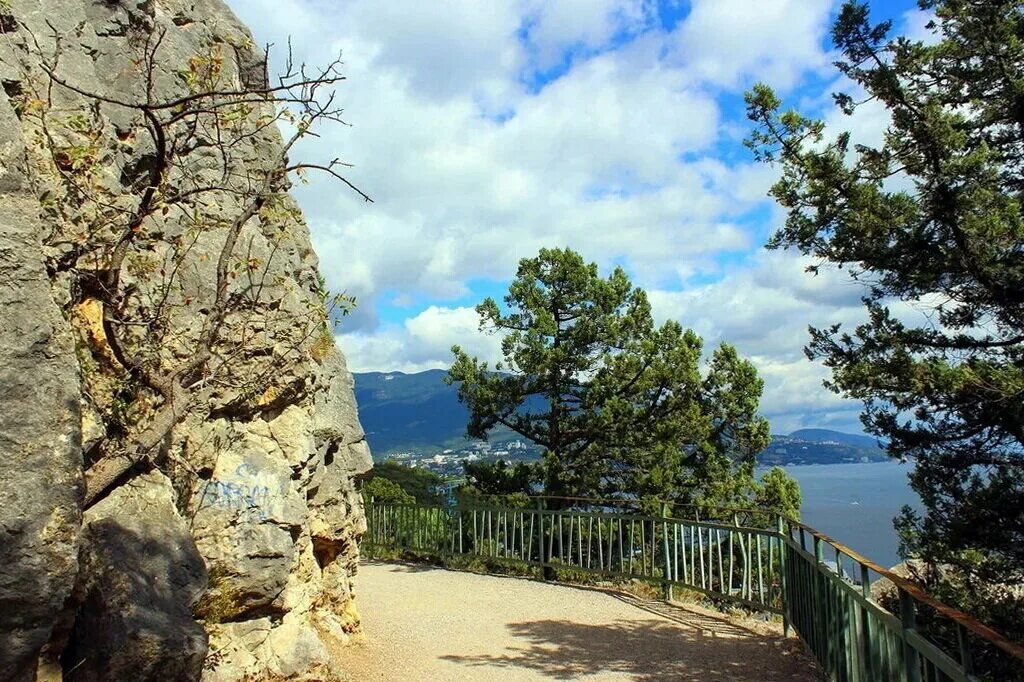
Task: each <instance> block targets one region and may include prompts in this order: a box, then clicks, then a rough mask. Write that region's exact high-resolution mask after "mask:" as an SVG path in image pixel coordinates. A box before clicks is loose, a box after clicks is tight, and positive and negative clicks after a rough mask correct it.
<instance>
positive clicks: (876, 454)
mask: <svg viewBox="0 0 1024 682" xmlns="http://www.w3.org/2000/svg"><path fill="white" fill-rule="evenodd" d="M446 373H447V372H445V371H444V370H441V369H431V370H427V371H425V372H417V373H415V374H406V373H405V372H363V373H355V374H353V377H354V378H355V393H356V401H357V402H358V403H359V419H360V420H361V421H362V424H363V429H365V431H366V440H367V441H368V442H369V444H370V450H371V451H372V452H373V454H374V457H375V458H376V459H383V458H384V457H385V456H386V455H389V454H394V453H399V452H416V453H422V454H432V453H437V452H440V451H441V450H444V449H447V448H455V449H458V448H459V447H462V446H465V445H466V444H467V443H468V441H467V439H466V438H465V432H466V422H467V421H468V420H469V413H468V411H467V410H466V408H465V407H464V406H463V405H462V404H461V403H459V399H458V394H457V389H456V387H454V386H446V385H445V383H444V376H445V374H446ZM515 438H517V436H516V435H514V434H512V433H511V432H504V433H502V432H498V433H495V434H494V436H493V437H492V439H491V440H492V441H493V442H496V443H501V442H503V441H506V440H513V439H515ZM864 459H867V460H884V459H886V456H885V453H884V452H882V450H881V449H879V447H878V446H877V445H876V443H875V440H874V439H873V438H870V437H868V436H863V435H856V434H850V433H842V432H840V431H831V430H829V429H800V430H798V431H794V432H793V433H791V434H789V435H788V436H772V443H771V445H769V446H768V448H767V449H766V450H765V451H764V452H763V453H761V455H759V456H758V461H759V462H760V463H762V464H767V465H771V464H835V463H839V462H855V461H862V460H864Z"/></svg>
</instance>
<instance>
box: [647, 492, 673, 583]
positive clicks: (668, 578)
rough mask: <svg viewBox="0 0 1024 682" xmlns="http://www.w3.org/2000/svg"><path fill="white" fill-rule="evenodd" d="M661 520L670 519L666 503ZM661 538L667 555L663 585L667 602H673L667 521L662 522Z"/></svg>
mask: <svg viewBox="0 0 1024 682" xmlns="http://www.w3.org/2000/svg"><path fill="white" fill-rule="evenodd" d="M661 518H662V519H667V518H668V505H667V504H666V503H664V502H662V503H661ZM661 536H662V537H661V544H662V549H663V550H664V553H665V575H664V576H662V577H663V578H664V581H663V583H662V584H663V586H664V590H665V599H666V600H667V601H672V597H673V596H674V595H673V593H672V583H671V582H670V581H671V580H672V559H671V557H670V555H669V552H668V522H667V521H662V522H661ZM651 563H652V564H653V563H654V562H653V561H652V562H651Z"/></svg>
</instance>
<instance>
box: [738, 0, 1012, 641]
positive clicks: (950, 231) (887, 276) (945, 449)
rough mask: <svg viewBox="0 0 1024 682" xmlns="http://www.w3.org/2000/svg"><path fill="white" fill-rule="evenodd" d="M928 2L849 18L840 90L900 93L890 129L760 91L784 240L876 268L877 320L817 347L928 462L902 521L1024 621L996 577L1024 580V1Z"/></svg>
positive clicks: (904, 444)
mask: <svg viewBox="0 0 1024 682" xmlns="http://www.w3.org/2000/svg"><path fill="white" fill-rule="evenodd" d="M920 5H921V7H922V8H923V9H925V10H933V11H934V13H935V17H936V18H935V20H934V22H933V23H932V25H931V28H932V29H933V32H934V34H935V35H934V37H935V40H934V41H928V42H927V43H922V42H917V41H912V40H909V39H907V38H904V37H896V38H890V37H889V33H890V29H891V26H890V24H889V23H888V22H885V23H882V24H878V25H874V24H872V23H871V22H870V19H869V15H868V9H867V7H866V6H865V5H863V4H859V3H855V2H847V4H846V5H844V7H843V8H842V10H841V12H840V14H839V16H838V19H837V20H836V23H835V25H834V28H833V33H832V36H833V41H834V43H835V45H836V47H837V48H838V50H839V52H840V54H841V58H840V60H839V61H838V62H837V66H838V68H839V69H840V71H841V72H842V74H843V75H844V76H845V77H846V78H847V79H849V81H851V82H852V83H853V88H852V92H851V93H850V94H845V95H837V96H836V101H837V103H838V104H839V105H840V106H841V107H842V109H843V110H844V111H845V112H846V113H848V114H853V113H854V112H856V111H857V110H858V109H859V108H860V107H862V106H864V105H865V104H867V103H873V104H875V105H877V104H881V105H882V106H884V107H885V108H886V109H887V110H888V113H889V115H890V119H889V125H888V129H887V131H886V133H885V136H884V138H883V139H882V140H881V142H880V143H878V144H877V145H875V146H861V145H851V143H850V136H849V135H848V134H846V133H843V134H839V135H832V134H831V133H830V132H828V131H825V129H824V126H823V124H822V123H821V122H819V121H814V120H810V119H808V118H805V117H804V116H801V115H800V114H798V113H796V112H793V111H789V112H786V113H781V112H780V102H779V100H778V98H777V97H776V96H775V95H774V94H773V92H772V91H771V90H770V89H769V88H768V87H767V86H763V85H759V86H757V87H755V89H754V90H753V91H752V92H751V93H749V94H748V96H747V102H748V113H749V115H750V118H751V119H752V120H753V121H755V123H756V128H755V131H754V133H753V135H752V137H751V140H750V141H749V143H750V146H751V147H752V148H753V149H754V150H755V153H756V155H757V156H758V157H759V158H760V159H762V160H765V161H770V162H777V163H778V164H779V165H780V166H781V170H782V177H781V179H780V180H779V181H778V183H777V184H776V185H775V186H774V188H773V190H772V194H773V195H774V197H775V198H776V199H777V200H778V202H779V203H780V204H781V205H782V206H783V207H785V209H787V211H788V218H787V220H786V223H785V226H784V227H783V228H782V229H781V230H780V231H779V232H778V233H777V234H776V235H775V236H774V238H773V240H772V242H771V244H770V246H772V247H795V248H796V249H799V250H800V251H802V252H803V253H805V254H809V255H812V256H814V257H816V258H817V259H818V260H819V261H820V262H823V263H827V264H838V265H839V266H842V267H846V268H849V269H850V270H851V271H852V272H853V273H855V275H856V276H857V277H858V278H859V279H861V280H862V281H864V282H865V283H866V284H867V289H866V296H865V299H864V302H865V305H866V307H867V313H868V315H867V321H866V322H865V323H863V324H861V325H860V326H858V327H856V328H855V329H852V330H848V329H841V328H839V327H838V326H836V327H831V328H829V329H812V330H811V342H810V345H809V346H808V348H807V351H808V354H809V356H810V357H812V358H819V359H821V360H823V361H824V363H825V364H826V365H827V366H828V367H829V368H831V370H832V379H831V381H830V383H829V386H830V387H831V388H832V389H833V390H835V391H836V392H837V393H840V394H842V395H845V396H848V397H851V398H856V399H860V400H862V401H863V402H864V406H865V411H864V414H863V421H864V424H865V426H866V427H867V428H868V429H869V430H870V431H871V432H873V433H875V434H877V435H878V436H880V437H882V438H884V439H886V440H887V442H888V449H889V452H890V453H891V454H892V455H893V456H894V457H899V458H913V459H914V460H915V462H916V465H915V467H914V469H913V473H912V474H911V477H910V478H911V484H912V486H913V488H914V490H916V491H917V493H918V494H919V495H920V497H921V500H922V502H923V513H922V514H920V515H918V514H915V513H913V512H910V511H909V510H907V511H906V512H905V514H904V515H903V517H902V518H901V520H900V522H899V526H900V528H901V531H902V533H903V537H904V542H905V547H906V549H907V550H908V551H909V552H910V553H912V554H914V555H917V556H920V557H923V558H924V559H926V560H928V561H929V562H932V563H933V564H935V565H939V564H945V565H949V564H952V565H954V566H956V567H957V568H958V570H957V571H955V572H954V573H955V574H956V575H958V576H960V577H959V578H958V580H957V585H956V590H957V591H956V592H953V593H950V594H952V595H953V596H955V597H957V598H959V600H960V601H961V604H962V605H965V606H967V607H968V608H973V609H975V610H976V611H978V612H979V613H980V615H982V616H983V617H991V618H994V619H995V620H997V621H1001V622H1000V623H999V625H1001V626H1003V627H1006V628H1007V629H1008V630H1016V633H1013V632H1008V633H1007V634H1011V636H1013V635H1014V634H1016V636H1020V635H1022V634H1024V632H1022V630H1021V628H1022V627H1024V626H1022V623H1024V618H1021V611H1020V608H1021V605H1020V603H1019V601H1018V602H1016V603H1014V602H1013V599H1012V598H1011V597H1010V594H1011V593H1012V590H995V591H992V590H991V586H992V583H993V582H995V583H1010V584H1019V583H1020V582H1021V581H1024V220H1022V215H1021V201H1022V190H1024V175H1022V172H1024V5H1022V3H1021V2H1020V1H1019V0H1012V1H1010V0H945V1H937V0H922V1H921V3H920ZM854 120H856V119H854ZM896 302H912V303H913V305H914V307H916V308H917V309H918V310H920V311H923V312H924V314H925V315H924V317H923V318H916V319H914V318H910V317H908V316H906V315H904V316H900V315H898V314H896V313H895V312H894V307H893V306H894V303H896ZM947 587H948V585H947ZM950 594H947V595H946V596H950ZM1014 613H1016V617H1014V616H1013V614H1014ZM1000 614H1001V615H1000Z"/></svg>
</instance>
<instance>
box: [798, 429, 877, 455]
mask: <svg viewBox="0 0 1024 682" xmlns="http://www.w3.org/2000/svg"><path fill="white" fill-rule="evenodd" d="M789 437H790V438H796V439H799V440H810V441H819V442H823V443H824V442H835V443H843V444H845V445H853V446H855V447H860V448H868V449H869V450H874V449H877V447H878V441H877V440H875V439H874V438H872V437H871V436H865V435H862V434H855V433H843V432H842V431H832V430H831V429H797V430H796V431H794V432H793V433H791V434H789Z"/></svg>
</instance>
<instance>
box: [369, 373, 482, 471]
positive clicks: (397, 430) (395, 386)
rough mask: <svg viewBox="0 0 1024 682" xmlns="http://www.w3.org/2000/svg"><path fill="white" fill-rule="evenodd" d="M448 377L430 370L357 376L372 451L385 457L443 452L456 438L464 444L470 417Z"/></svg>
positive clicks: (379, 456)
mask: <svg viewBox="0 0 1024 682" xmlns="http://www.w3.org/2000/svg"><path fill="white" fill-rule="evenodd" d="M445 374H447V372H445V371H444V370H441V369H431V370H427V371H426V372H417V373H416V374H406V373H404V372H365V373H356V374H353V375H352V376H353V377H354V378H355V384H356V386H355V389H356V390H355V393H356V403H357V404H358V405H359V420H360V421H361V422H362V424H363V430H365V431H366V440H367V442H369V444H370V451H371V452H373V454H374V456H375V457H377V458H378V459H380V458H381V457H382V456H383V455H386V454H389V453H392V452H400V451H408V450H422V451H424V452H426V451H434V450H441V449H443V448H444V447H446V445H447V444H448V442H449V441H451V440H453V439H454V440H461V437H462V434H463V433H465V431H466V422H467V421H468V420H469V413H468V412H467V411H466V408H465V407H463V406H462V405H461V404H460V403H459V398H458V395H457V392H456V388H455V387H454V386H446V385H445V383H444V381H443V379H444V375H445Z"/></svg>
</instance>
